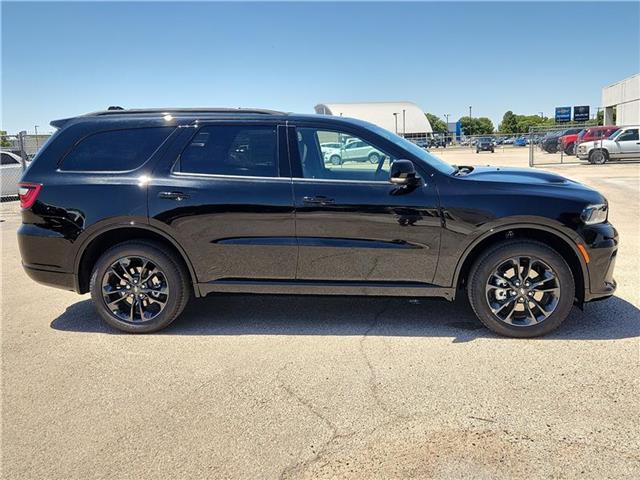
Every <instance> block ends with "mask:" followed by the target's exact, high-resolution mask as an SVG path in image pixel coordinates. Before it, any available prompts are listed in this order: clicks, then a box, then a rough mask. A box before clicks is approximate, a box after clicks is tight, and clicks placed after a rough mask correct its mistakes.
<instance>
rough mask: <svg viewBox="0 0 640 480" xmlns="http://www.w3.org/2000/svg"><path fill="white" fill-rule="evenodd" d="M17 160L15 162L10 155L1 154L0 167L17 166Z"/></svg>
mask: <svg viewBox="0 0 640 480" xmlns="http://www.w3.org/2000/svg"><path fill="white" fill-rule="evenodd" d="M18 163H20V162H18V160H16V159H15V158H13V157H12V156H11V155H7V154H6V153H3V154H2V162H1V164H2V165H17V164H18Z"/></svg>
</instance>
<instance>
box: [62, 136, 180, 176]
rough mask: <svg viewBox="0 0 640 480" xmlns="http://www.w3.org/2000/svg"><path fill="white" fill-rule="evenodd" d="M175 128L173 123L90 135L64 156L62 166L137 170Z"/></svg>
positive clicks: (71, 168)
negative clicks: (172, 125) (169, 125)
mask: <svg viewBox="0 0 640 480" xmlns="http://www.w3.org/2000/svg"><path fill="white" fill-rule="evenodd" d="M172 131H173V128H172V127H156V128H131V129H126V130H110V131H107V132H100V133H95V134H93V135H89V136H88V137H85V138H84V139H83V140H81V141H80V143H78V144H77V145H76V146H75V148H74V149H73V150H72V151H71V152H69V154H68V155H67V156H66V157H65V158H64V160H63V161H62V170H67V171H91V172H118V171H126V170H133V169H135V168H138V167H139V166H140V165H142V164H143V163H144V162H145V161H147V160H148V159H149V157H151V155H152V154H153V152H155V151H156V150H157V149H158V147H159V146H160V145H161V144H162V142H164V141H165V140H166V138H167V137H168V136H169V134H170V133H171V132H172Z"/></svg>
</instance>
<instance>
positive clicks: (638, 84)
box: [602, 73, 640, 125]
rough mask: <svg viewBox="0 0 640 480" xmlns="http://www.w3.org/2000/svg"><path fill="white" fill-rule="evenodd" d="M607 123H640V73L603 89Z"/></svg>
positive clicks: (605, 120) (605, 121)
mask: <svg viewBox="0 0 640 480" xmlns="http://www.w3.org/2000/svg"><path fill="white" fill-rule="evenodd" d="M602 106H603V107H604V123H605V125H613V123H614V122H613V111H614V109H615V112H616V121H615V124H616V125H640V73H637V74H635V75H633V76H631V77H629V78H625V79H624V80H621V81H619V82H616V83H614V84H612V85H609V86H608V87H604V88H603V89H602Z"/></svg>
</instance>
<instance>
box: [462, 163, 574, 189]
mask: <svg viewBox="0 0 640 480" xmlns="http://www.w3.org/2000/svg"><path fill="white" fill-rule="evenodd" d="M463 178H468V179H469V180H475V181H485V182H500V183H520V184H528V185H571V184H573V185H581V184H579V183H578V182H574V181H573V180H569V179H567V178H564V177H563V176H561V175H558V174H555V173H551V172H545V171H543V170H537V169H535V168H513V167H489V166H486V167H474V168H473V170H472V171H471V172H470V173H468V174H466V175H464V177H463Z"/></svg>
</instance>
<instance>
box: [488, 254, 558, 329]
mask: <svg viewBox="0 0 640 480" xmlns="http://www.w3.org/2000/svg"><path fill="white" fill-rule="evenodd" d="M485 295H486V300H487V302H488V305H489V308H490V310H491V312H492V313H493V315H494V316H495V317H496V318H497V319H498V320H500V321H501V322H504V323H507V324H509V325H512V326H515V327H527V326H533V325H537V324H539V323H541V322H543V321H545V320H546V319H547V318H548V317H550V316H551V315H552V314H553V312H554V311H555V309H556V307H557V306H558V303H559V298H560V295H561V289H560V284H559V282H558V277H557V275H556V273H555V272H554V271H553V269H552V268H551V267H550V266H549V265H548V264H547V263H545V262H544V261H543V260H541V259H539V258H536V257H530V256H527V255H519V256H516V257H512V258H507V259H505V260H503V261H502V262H501V263H499V264H498V265H497V266H496V267H495V268H494V271H493V272H492V273H491V274H490V275H489V277H488V279H487V282H486V284H485Z"/></svg>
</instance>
